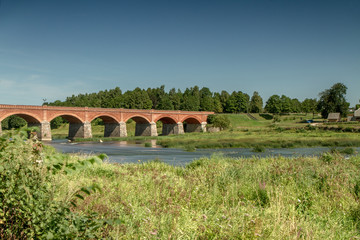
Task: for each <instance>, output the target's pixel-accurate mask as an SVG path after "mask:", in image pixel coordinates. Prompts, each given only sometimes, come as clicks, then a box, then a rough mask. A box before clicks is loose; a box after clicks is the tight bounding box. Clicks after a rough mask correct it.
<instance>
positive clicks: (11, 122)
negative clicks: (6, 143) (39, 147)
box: [0, 113, 41, 136]
mask: <svg viewBox="0 0 360 240" xmlns="http://www.w3.org/2000/svg"><path fill="white" fill-rule="evenodd" d="M21 127H37V128H38V130H37V131H36V133H35V132H34V133H33V134H36V135H37V136H41V123H40V121H39V120H38V119H36V118H35V117H33V116H31V115H28V114H24V113H15V114H12V115H9V116H7V117H6V118H4V119H3V120H2V121H0V134H1V133H2V132H3V131H8V130H11V129H18V128H21Z"/></svg>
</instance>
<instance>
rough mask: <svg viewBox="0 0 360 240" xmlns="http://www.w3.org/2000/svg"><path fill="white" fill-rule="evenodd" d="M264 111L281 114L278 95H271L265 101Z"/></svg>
mask: <svg viewBox="0 0 360 240" xmlns="http://www.w3.org/2000/svg"><path fill="white" fill-rule="evenodd" d="M265 110H266V111H267V112H269V113H275V114H278V113H280V112H281V100H280V97H279V95H272V96H271V97H269V99H268V100H267V101H266V105H265Z"/></svg>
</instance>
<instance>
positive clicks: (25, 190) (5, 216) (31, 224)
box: [0, 130, 105, 239]
mask: <svg viewBox="0 0 360 240" xmlns="http://www.w3.org/2000/svg"><path fill="white" fill-rule="evenodd" d="M26 137H27V132H26V131H25V130H21V131H18V133H17V134H14V133H13V132H10V133H8V134H5V135H4V136H3V137H1V138H0V206H1V208H0V239H40V238H47V239H54V238H55V239H73V238H84V239H85V238H97V237H101V236H98V229H99V228H100V227H101V226H103V225H104V223H105V222H104V221H100V220H96V218H94V215H89V216H85V215H84V216H82V215H77V214H75V213H72V212H71V211H70V204H71V202H64V201H57V200H55V199H54V195H55V192H56V191H57V190H58V186H57V184H56V182H55V178H54V174H56V173H58V172H59V171H60V170H64V171H65V172H64V173H66V172H71V171H74V170H76V169H77V167H78V166H81V165H82V166H86V165H88V164H91V163H94V162H95V161H97V160H99V159H96V158H92V159H89V161H84V162H77V163H72V164H65V161H64V160H65V159H64V158H65V157H63V158H60V157H59V156H60V154H59V156H57V157H56V159H57V160H58V161H51V157H50V156H46V155H45V156H44V154H45V153H44V152H43V146H42V143H41V142H38V141H33V140H27V139H26ZM61 156H64V155H61ZM44 160H48V162H46V161H44ZM93 190H95V188H94V187H90V188H82V189H80V190H79V191H78V192H76V193H75V195H74V199H76V198H83V196H82V193H85V194H90V192H91V191H93ZM73 203H74V202H73Z"/></svg>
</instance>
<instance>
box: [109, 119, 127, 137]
mask: <svg viewBox="0 0 360 240" xmlns="http://www.w3.org/2000/svg"><path fill="white" fill-rule="evenodd" d="M126 136H127V131H126V123H125V122H119V123H105V131H104V137H126Z"/></svg>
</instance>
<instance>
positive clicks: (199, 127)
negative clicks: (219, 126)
mask: <svg viewBox="0 0 360 240" xmlns="http://www.w3.org/2000/svg"><path fill="white" fill-rule="evenodd" d="M206 124H207V122H202V123H200V124H194V123H191V124H187V125H186V132H206Z"/></svg>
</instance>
